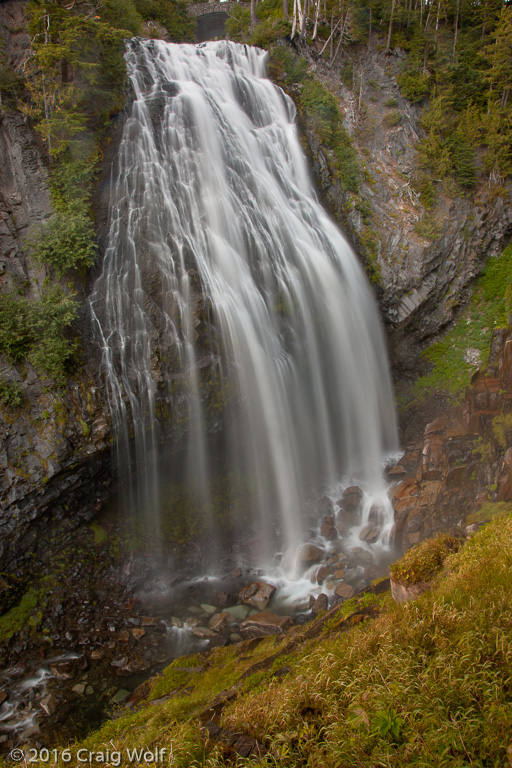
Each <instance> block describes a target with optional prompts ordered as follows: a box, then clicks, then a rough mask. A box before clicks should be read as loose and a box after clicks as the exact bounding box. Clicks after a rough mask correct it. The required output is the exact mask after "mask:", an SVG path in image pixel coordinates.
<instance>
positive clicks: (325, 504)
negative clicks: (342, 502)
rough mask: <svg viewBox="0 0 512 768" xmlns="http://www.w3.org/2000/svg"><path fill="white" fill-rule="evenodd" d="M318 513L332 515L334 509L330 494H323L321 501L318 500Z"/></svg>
mask: <svg viewBox="0 0 512 768" xmlns="http://www.w3.org/2000/svg"><path fill="white" fill-rule="evenodd" d="M317 509H318V514H319V515H330V514H331V512H332V511H333V506H332V501H331V500H330V498H329V497H328V496H325V495H324V496H322V498H321V499H320V501H319V502H318V507H317Z"/></svg>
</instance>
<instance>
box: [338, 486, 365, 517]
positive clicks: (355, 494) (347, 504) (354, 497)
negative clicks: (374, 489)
mask: <svg viewBox="0 0 512 768" xmlns="http://www.w3.org/2000/svg"><path fill="white" fill-rule="evenodd" d="M362 498H363V492H362V490H361V489H360V488H359V486H358V485H349V487H348V488H345V490H344V491H343V493H342V494H341V499H339V501H338V502H336V503H337V504H338V506H339V507H341V509H343V510H344V511H345V512H349V513H351V514H353V513H354V512H357V510H358V509H359V507H360V505H361V499H362Z"/></svg>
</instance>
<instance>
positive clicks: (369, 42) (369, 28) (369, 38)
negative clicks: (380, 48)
mask: <svg viewBox="0 0 512 768" xmlns="http://www.w3.org/2000/svg"><path fill="white" fill-rule="evenodd" d="M371 50H372V7H371V5H370V22H369V24H368V53H371Z"/></svg>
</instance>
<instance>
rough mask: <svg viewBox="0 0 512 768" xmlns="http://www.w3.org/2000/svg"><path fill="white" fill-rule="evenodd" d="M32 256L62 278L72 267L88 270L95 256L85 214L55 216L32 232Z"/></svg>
mask: <svg viewBox="0 0 512 768" xmlns="http://www.w3.org/2000/svg"><path fill="white" fill-rule="evenodd" d="M30 247H31V252H32V256H33V257H34V259H35V260H36V261H37V262H39V263H40V264H44V265H45V266H47V267H52V268H53V270H54V272H55V274H56V275H57V277H62V276H63V275H64V274H65V273H66V272H67V271H68V270H70V269H72V268H73V267H79V266H80V267H90V266H92V264H93V263H94V258H95V255H96V243H95V234H94V226H93V223H92V220H91V217H90V216H88V215H87V213H86V212H85V211H77V212H76V213H75V212H71V211H66V212H62V213H56V214H55V216H53V217H52V218H51V219H50V220H49V221H48V222H47V223H46V224H42V225H41V226H40V227H39V228H38V229H37V230H36V231H35V232H34V231H33V232H32V236H31V240H30Z"/></svg>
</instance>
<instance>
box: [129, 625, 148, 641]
mask: <svg viewBox="0 0 512 768" xmlns="http://www.w3.org/2000/svg"><path fill="white" fill-rule="evenodd" d="M130 631H131V633H132V636H133V637H134V638H135V640H140V639H141V638H143V637H144V635H145V634H146V630H145V629H143V628H142V627H134V628H133V629H132V630H130Z"/></svg>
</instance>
